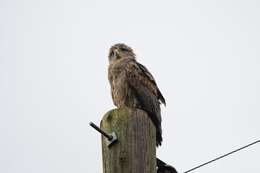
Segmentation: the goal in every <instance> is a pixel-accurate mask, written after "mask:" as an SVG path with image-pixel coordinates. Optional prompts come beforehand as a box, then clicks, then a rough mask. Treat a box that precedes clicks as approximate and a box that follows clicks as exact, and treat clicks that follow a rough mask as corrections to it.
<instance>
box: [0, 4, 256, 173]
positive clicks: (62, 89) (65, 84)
mask: <svg viewBox="0 0 260 173" xmlns="http://www.w3.org/2000/svg"><path fill="white" fill-rule="evenodd" d="M259 18H260V1H257V0H247V1H242V0H237V1H232V0H196V1H192V0H183V1H170V0H169V1H165V0H162V1H151V0H149V1H148V0H144V1H138V0H131V1H130V0H128V1H119V0H109V1H105V0H103V1H102V0H74V1H68V0H63V1H61V0H45V1H40V0H1V1H0V129H1V130H0V141H1V142H0V172H1V173H46V172H48V173H71V172H77V173H100V172H102V159H101V144H100V136H99V135H98V134H97V133H96V132H95V131H94V130H92V129H91V128H90V127H89V125H88V123H89V121H94V122H95V123H99V121H100V120H101V118H102V116H103V114H105V113H106V112H107V111H109V110H110V109H112V108H114V106H113V104H112V100H111V97H110V90H109V84H108V80H107V66H108V60H107V53H108V49H109V47H110V46H111V45H113V44H115V43H118V42H124V43H126V44H128V45H130V46H132V47H133V48H134V50H135V52H136V54H137V57H138V60H139V62H141V63H142V64H144V65H145V66H146V67H147V68H148V69H149V70H150V71H151V72H152V73H153V75H154V77H155V78H156V80H157V83H158V85H159V87H160V89H161V91H162V93H163V94H164V96H165V98H166V101H167V107H166V108H163V124H162V125H163V137H164V141H163V145H162V147H160V148H159V149H158V156H159V157H160V158H161V159H162V160H165V161H166V162H168V163H169V164H172V165H173V166H175V167H176V168H177V169H178V170H179V171H180V172H183V171H186V170H188V169H190V168H192V167H193V166H196V165H197V164H200V163H202V162H205V161H208V160H209V159H212V158H214V157H216V156H219V155H221V154H224V153H226V152H229V151H231V150H233V149H235V148H237V147H240V146H243V145H245V144H247V143H250V142H252V141H254V140H257V139H259V138H260V126H259V123H260V117H259V115H260V49H259V48H260V41H259V40H260V20H259ZM259 160H260V146H259V145H256V146H253V147H251V148H249V149H247V150H244V151H241V152H240V153H237V154H234V155H233V156H231V157H229V158H226V159H223V160H221V161H218V162H216V163H214V164H211V165H208V166H205V167H203V168H201V169H199V170H197V171H194V172H197V173H208V172H210V173H219V172H229V173H233V172H234V173H242V172H243V173H244V172H248V173H259V172H260V164H259Z"/></svg>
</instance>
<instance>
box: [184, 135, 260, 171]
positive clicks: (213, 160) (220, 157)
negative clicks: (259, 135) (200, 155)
mask: <svg viewBox="0 0 260 173" xmlns="http://www.w3.org/2000/svg"><path fill="white" fill-rule="evenodd" d="M258 142H260V140H257V141H255V142H252V143H250V144H248V145H246V146H243V147H241V148H238V149H236V150H233V151H231V152H229V153H227V154H224V155H222V156H219V157H217V158H215V159H212V160H210V161H208V162H206V163H203V164H201V165H199V166H196V167H194V168H192V169H190V170H188V171H185V172H184V173H188V172H191V171H194V170H195V169H198V168H200V167H203V166H205V165H207V164H209V163H212V162H215V161H217V160H219V159H222V158H223V157H226V156H228V155H230V154H233V153H235V152H238V151H240V150H243V149H245V148H247V147H250V146H251V145H254V144H256V143H258Z"/></svg>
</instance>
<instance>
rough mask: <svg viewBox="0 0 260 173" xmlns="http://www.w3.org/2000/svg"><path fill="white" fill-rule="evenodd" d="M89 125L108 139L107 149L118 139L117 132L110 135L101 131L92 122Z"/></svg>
mask: <svg viewBox="0 0 260 173" xmlns="http://www.w3.org/2000/svg"><path fill="white" fill-rule="evenodd" d="M89 125H90V126H91V127H93V128H94V129H95V130H97V131H98V132H99V133H101V134H102V135H103V136H104V137H105V138H106V143H107V147H110V146H112V145H113V144H114V143H115V142H116V141H117V140H118V139H117V136H116V133H115V132H112V133H110V134H108V133H106V132H105V131H103V130H101V129H100V128H99V127H98V126H97V125H96V124H94V123H93V122H90V123H89Z"/></svg>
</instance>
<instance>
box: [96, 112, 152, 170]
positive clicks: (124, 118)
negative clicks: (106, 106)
mask: <svg viewBox="0 0 260 173" xmlns="http://www.w3.org/2000/svg"><path fill="white" fill-rule="evenodd" d="M100 127H101V129H103V130H104V131H106V132H108V133H112V132H115V133H116V135H117V138H118V141H117V142H116V143H114V144H113V145H112V146H110V147H108V146H107V144H106V138H105V137H102V155H103V173H156V139H155V138H156V131H155V127H154V125H153V123H152V121H151V120H150V118H149V117H148V115H147V114H146V112H144V111H142V110H140V109H130V108H126V107H125V108H120V109H114V110H112V111H109V112H108V113H106V114H105V116H104V117H103V119H102V121H101V124H100Z"/></svg>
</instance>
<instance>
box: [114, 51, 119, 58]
mask: <svg viewBox="0 0 260 173" xmlns="http://www.w3.org/2000/svg"><path fill="white" fill-rule="evenodd" d="M114 56H115V57H117V56H119V51H118V49H115V50H114Z"/></svg>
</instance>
